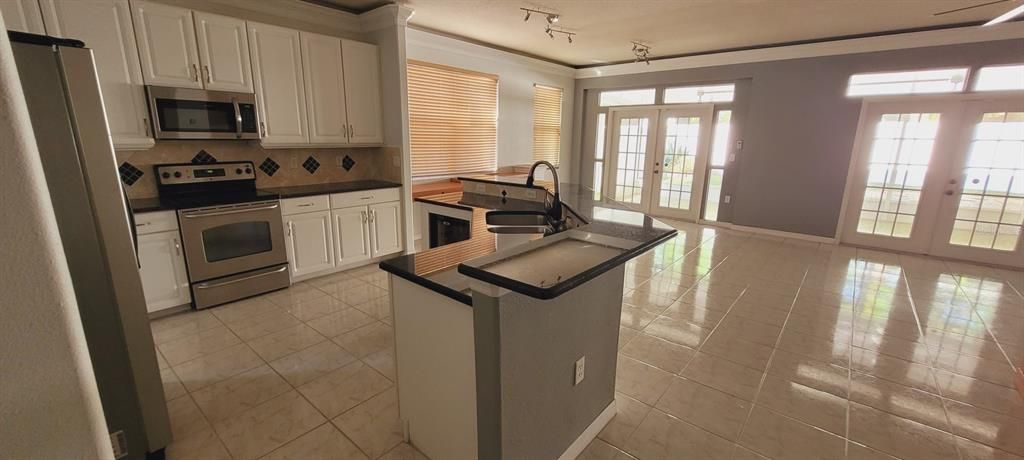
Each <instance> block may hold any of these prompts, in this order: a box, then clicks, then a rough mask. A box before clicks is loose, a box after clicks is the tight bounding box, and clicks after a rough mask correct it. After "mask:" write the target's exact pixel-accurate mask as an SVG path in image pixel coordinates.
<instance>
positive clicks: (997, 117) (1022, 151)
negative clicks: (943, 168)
mask: <svg viewBox="0 0 1024 460" xmlns="http://www.w3.org/2000/svg"><path fill="white" fill-rule="evenodd" d="M968 149H969V150H968V152H967V167H966V169H965V171H964V174H963V179H964V184H963V192H962V193H961V194H960V200H959V203H958V205H957V211H956V222H954V224H953V234H952V235H950V237H949V243H950V244H954V245H957V246H970V247H974V248H984V249H995V250H998V251H1013V250H1015V249H1017V245H1018V241H1019V240H1020V233H1021V226H1022V225H1024V112H994V113H986V114H984V115H982V118H981V122H980V123H978V125H977V126H976V127H975V129H974V135H973V137H972V138H971V144H970V146H969V147H968Z"/></svg>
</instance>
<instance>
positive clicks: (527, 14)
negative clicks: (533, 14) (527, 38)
mask: <svg viewBox="0 0 1024 460" xmlns="http://www.w3.org/2000/svg"><path fill="white" fill-rule="evenodd" d="M529 20H530V10H526V17H525V18H523V22H527V21H529Z"/></svg>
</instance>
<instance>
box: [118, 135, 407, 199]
mask: <svg viewBox="0 0 1024 460" xmlns="http://www.w3.org/2000/svg"><path fill="white" fill-rule="evenodd" d="M201 150H205V151H206V152H207V153H208V154H209V155H211V156H213V157H214V158H216V159H217V160H218V161H240V160H249V161H252V162H253V163H255V164H256V166H257V167H259V166H260V164H261V163H262V162H263V161H264V160H266V159H267V158H270V159H272V160H273V161H274V162H275V163H277V164H278V166H279V167H280V169H278V170H277V171H276V172H275V173H274V175H273V176H270V175H268V174H267V173H265V172H263V171H257V172H256V186H257V187H260V188H268V187H283V186H289V185H305V184H316V183H324V182H344V181H352V180H361V179H380V180H388V181H392V182H401V181H402V172H401V163H400V162H401V159H400V155H401V153H400V152H401V150H400V149H398V148H396V147H378V148H358V149H338V148H332V149H321V148H316V149H313V148H305V149H264V148H262V147H260V145H259V142H256V141H158V142H157V143H156V146H154V147H153V148H152V149H149V150H121V151H118V152H117V161H118V164H123V163H124V162H126V161H127V162H129V163H131V164H132V165H134V166H135V167H137V168H139V169H140V170H142V172H143V173H144V175H143V176H142V177H141V178H139V180H138V181H137V182H135V183H134V184H132V185H131V186H129V187H127V189H128V196H129V197H131V198H144V197H152V196H156V195H157V191H156V180H155V179H154V177H153V165H155V164H162V163H188V162H190V161H192V158H193V157H195V156H196V154H198V153H199V151H201ZM310 156H312V157H313V158H315V159H316V161H317V162H319V163H320V167H319V168H317V169H316V171H315V172H312V173H310V172H309V171H307V170H305V169H303V167H302V163H303V162H305V161H306V159H307V158H309V157H310ZM346 156H348V157H350V158H351V159H352V160H353V161H355V166H353V167H352V169H351V170H345V169H344V168H343V167H342V166H341V165H339V163H338V162H339V161H340V160H343V159H344V158H345V157H346ZM126 185H127V183H126Z"/></svg>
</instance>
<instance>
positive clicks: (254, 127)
mask: <svg viewBox="0 0 1024 460" xmlns="http://www.w3.org/2000/svg"><path fill="white" fill-rule="evenodd" d="M146 96H147V99H148V100H149V112H150V116H151V117H152V119H153V134H154V135H155V137H156V138H157V139H259V138H260V133H259V128H258V126H259V120H258V119H257V115H256V113H257V111H256V96H255V95H253V94H250V93H235V92H227V91H206V90H201V89H186V88H170V87H165V86H147V87H146Z"/></svg>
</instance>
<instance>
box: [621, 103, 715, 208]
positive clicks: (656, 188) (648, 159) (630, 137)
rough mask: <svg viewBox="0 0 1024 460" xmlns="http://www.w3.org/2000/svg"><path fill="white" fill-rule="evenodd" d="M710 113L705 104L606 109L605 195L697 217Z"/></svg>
mask: <svg viewBox="0 0 1024 460" xmlns="http://www.w3.org/2000/svg"><path fill="white" fill-rule="evenodd" d="M713 113H714V106H713V105H711V104H693V105H687V106H673V107H663V108H642V109H612V110H610V111H609V114H610V118H611V124H610V128H611V129H610V143H609V144H610V149H609V157H610V158H609V163H610V164H611V165H614V169H611V170H610V171H609V172H608V179H607V180H606V181H605V194H607V195H609V196H611V197H612V198H613V199H615V200H617V201H620V202H623V203H630V204H634V205H637V207H638V208H640V209H641V210H642V211H644V212H646V213H649V214H652V215H655V216H661V217H670V218H676V219H687V220H694V221H695V220H697V219H698V218H699V217H700V206H701V203H702V202H703V201H702V200H701V197H702V195H703V193H704V176H705V172H706V171H707V161H708V151H709V146H710V140H711V128H712V126H711V125H712V115H713Z"/></svg>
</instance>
